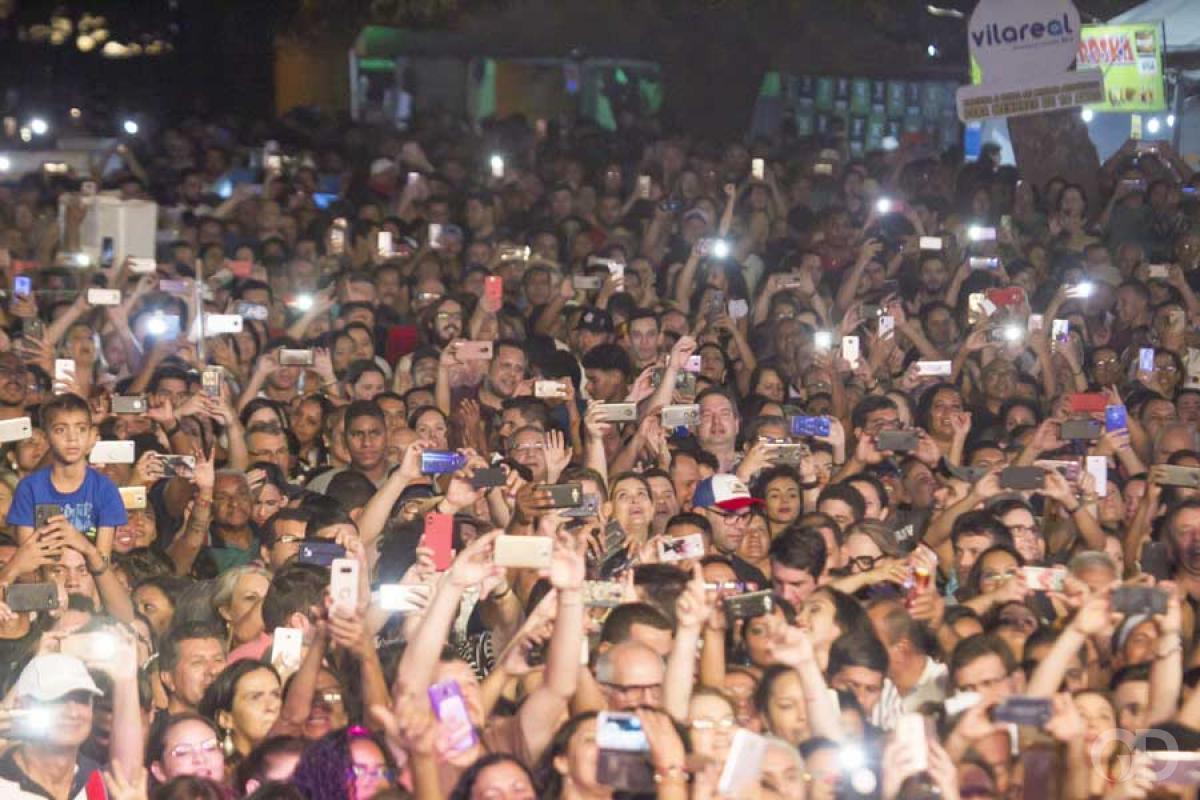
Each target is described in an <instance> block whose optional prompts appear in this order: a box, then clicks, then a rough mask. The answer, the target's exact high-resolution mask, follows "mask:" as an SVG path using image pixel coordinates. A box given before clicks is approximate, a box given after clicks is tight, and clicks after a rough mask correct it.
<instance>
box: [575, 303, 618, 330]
mask: <svg viewBox="0 0 1200 800" xmlns="http://www.w3.org/2000/svg"><path fill="white" fill-rule="evenodd" d="M575 329H576V330H581V331H593V332H594V333H612V332H613V330H615V329H614V328H613V320H612V315H611V314H609V313H608V312H607V311H605V310H604V309H602V308H589V309H587V310H586V311H584V312H583V314H582V315H581V316H580V317H579V322H578V323H577V324H576V325H575Z"/></svg>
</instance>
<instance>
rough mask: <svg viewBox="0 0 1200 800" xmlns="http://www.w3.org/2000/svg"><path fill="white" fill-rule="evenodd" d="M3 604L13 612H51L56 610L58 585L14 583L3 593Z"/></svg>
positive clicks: (52, 583)
mask: <svg viewBox="0 0 1200 800" xmlns="http://www.w3.org/2000/svg"><path fill="white" fill-rule="evenodd" d="M4 602H5V604H6V605H7V606H8V607H9V608H10V609H11V610H13V611H16V612H20V613H24V612H28V611H53V610H54V609H56V608H58V584H57V583H54V582H52V581H48V582H45V583H14V584H13V585H12V586H9V587H8V589H7V590H6V591H5V592H4Z"/></svg>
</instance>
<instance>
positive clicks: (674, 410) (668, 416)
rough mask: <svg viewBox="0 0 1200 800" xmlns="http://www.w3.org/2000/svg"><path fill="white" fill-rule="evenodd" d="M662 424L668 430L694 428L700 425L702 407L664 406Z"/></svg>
mask: <svg viewBox="0 0 1200 800" xmlns="http://www.w3.org/2000/svg"><path fill="white" fill-rule="evenodd" d="M662 424H663V427H664V428H666V429H667V430H674V429H675V428H694V427H696V426H697V425H699V424H700V406H698V405H695V404H692V405H680V406H663V410H662Z"/></svg>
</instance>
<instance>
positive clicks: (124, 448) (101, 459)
mask: <svg viewBox="0 0 1200 800" xmlns="http://www.w3.org/2000/svg"><path fill="white" fill-rule="evenodd" d="M133 455H134V447H133V442H132V441H130V440H124V441H108V442H96V444H95V445H94V446H93V447H92V452H91V455H89V456H88V461H89V462H90V463H92V464H132V463H133V462H134V458H133ZM189 457H190V456H189Z"/></svg>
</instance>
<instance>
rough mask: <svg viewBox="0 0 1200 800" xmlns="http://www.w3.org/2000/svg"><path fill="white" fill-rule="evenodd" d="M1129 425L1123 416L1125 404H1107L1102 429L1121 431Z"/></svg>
mask: <svg viewBox="0 0 1200 800" xmlns="http://www.w3.org/2000/svg"><path fill="white" fill-rule="evenodd" d="M1128 427H1129V420H1128V419H1126V416H1125V406H1107V407H1106V408H1105V409H1104V430H1106V431H1109V432H1112V431H1123V430H1125V429H1126V428H1128Z"/></svg>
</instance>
